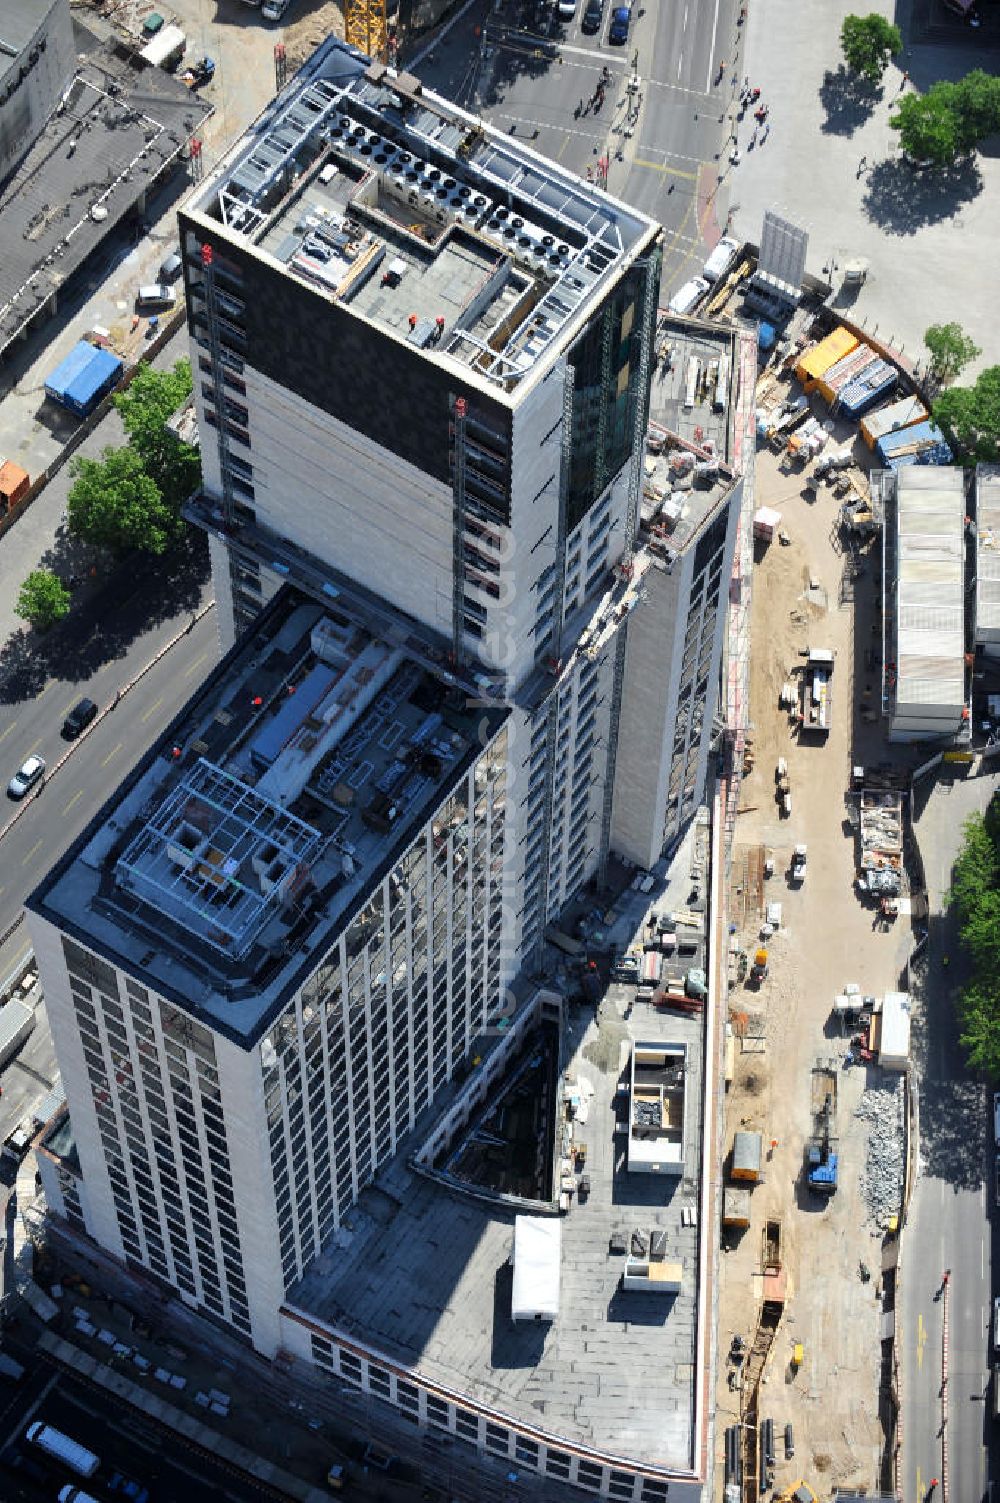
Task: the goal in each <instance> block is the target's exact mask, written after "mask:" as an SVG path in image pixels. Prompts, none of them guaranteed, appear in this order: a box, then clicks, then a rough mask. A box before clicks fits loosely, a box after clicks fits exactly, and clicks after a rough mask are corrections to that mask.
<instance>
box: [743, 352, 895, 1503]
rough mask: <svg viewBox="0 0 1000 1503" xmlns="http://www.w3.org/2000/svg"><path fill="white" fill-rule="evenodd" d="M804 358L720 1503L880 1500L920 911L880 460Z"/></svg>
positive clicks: (748, 758) (751, 1006)
mask: <svg viewBox="0 0 1000 1503" xmlns="http://www.w3.org/2000/svg"><path fill="white" fill-rule="evenodd" d="M803 343H805V342H804V341H803ZM849 349H850V345H848V350H849ZM809 351H810V347H809V346H808V345H806V349H805V355H804V357H802V358H800V359H798V360H796V359H795V358H789V359H788V360H787V361H786V362H784V364H783V365H782V366H778V367H775V368H772V369H771V370H769V371H768V372H767V373H766V374H765V375H764V376H763V378H762V380H761V382H760V383H759V385H758V393H757V422H758V453H757V468H756V491H755V499H754V504H755V506H756V507H757V508H759V510H758V511H757V512H756V514H755V525H754V544H753V546H754V581H753V584H754V588H753V604H752V616H751V632H750V634H751V639H752V642H753V658H752V663H751V671H750V710H749V715H748V717H747V718H748V721H749V725H750V728H749V730H748V731H747V735H746V742H745V746H744V750H743V770H744V777H743V782H742V787H741V792H740V800H739V805H738V809H737V811H736V815H735V834H734V842H733V860H732V874H731V886H730V895H729V902H730V920H731V929H732V931H733V932H732V933H731V937H730V955H729V983H730V993H729V997H730V1013H729V1026H730V1029H731V1033H732V1044H731V1047H730V1055H729V1058H730V1067H729V1068H728V1069H727V1080H728V1082H729V1084H728V1093H727V1101H726V1108H725V1137H724V1150H725V1152H726V1155H727V1158H726V1166H727V1167H726V1184H725V1188H724V1192H723V1193H724V1207H725V1208H724V1214H723V1232H722V1247H723V1256H722V1264H721V1278H720V1306H719V1340H718V1346H719V1354H720V1362H719V1373H718V1392H717V1406H718V1414H719V1426H718V1443H717V1456H718V1458H719V1461H720V1466H719V1473H718V1486H717V1489H716V1496H720V1497H721V1496H725V1497H727V1498H735V1497H740V1498H742V1499H743V1500H748V1503H756V1499H757V1498H758V1497H760V1496H761V1495H762V1494H763V1493H764V1492H765V1491H770V1490H773V1495H774V1496H775V1497H778V1498H789V1499H790V1498H792V1497H796V1498H802V1499H809V1498H811V1497H814V1496H819V1497H823V1498H826V1497H830V1496H831V1495H832V1494H833V1493H835V1492H836V1491H837V1490H841V1491H843V1490H848V1489H851V1490H856V1491H859V1492H862V1493H878V1492H880V1491H889V1490H890V1489H892V1488H893V1470H892V1451H893V1439H894V1390H893V1381H892V1342H891V1340H890V1341H889V1342H888V1343H887V1344H886V1346H885V1347H884V1346H883V1336H884V1334H885V1331H886V1329H888V1330H889V1331H890V1332H891V1329H892V1322H891V1319H890V1320H889V1321H886V1318H885V1317H886V1316H887V1315H889V1316H891V1313H892V1310H893V1301H894V1292H895V1263H896V1247H897V1241H896V1238H897V1235H898V1231H899V1225H900V1221H899V1217H900V1211H901V1205H902V1196H903V1179H904V1165H905V1154H906V1112H905V1094H904V1085H903V1074H902V1070H905V1061H904V1062H903V1064H902V1067H901V1065H900V1061H899V1059H898V1058H896V1057H895V1056H894V1057H893V1058H891V1059H890V1058H889V1054H888V1044H887V1045H886V1051H885V1055H884V1057H883V1055H882V1054H881V1053H880V1051H879V1046H878V1040H879V1039H881V1038H882V1037H883V1036H884V1037H885V1038H886V1039H888V1037H889V1024H888V1022H887V1023H886V1025H885V1029H884V1030H883V1029H882V1018H883V1007H885V1009H886V1018H888V1016H889V1012H890V1009H891V1010H892V1016H893V1019H894V1020H895V1018H896V1016H897V1013H898V1010H899V1008H898V1007H897V1004H896V1002H895V1001H894V1000H893V999H894V997H895V996H896V995H898V993H897V988H898V987H899V986H900V985H901V975H902V974H903V973H904V972H905V967H906V960H907V956H908V954H909V951H910V948H911V945H912V930H911V925H910V923H909V922H908V921H907V919H908V916H909V915H910V914H911V913H914V912H915V911H916V909H915V908H914V899H913V898H912V897H911V896H910V895H909V893H908V888H907V883H906V876H905V870H904V860H903V853H904V826H905V820H906V807H905V805H906V796H905V795H904V793H903V792H902V790H901V789H900V788H899V787H898V786H896V784H897V777H896V774H895V773H893V772H892V771H890V770H889V769H888V767H887V764H886V763H885V762H884V761H883V758H884V757H885V754H886V748H885V741H884V729H883V725H882V723H881V722H880V717H879V714H878V705H879V673H878V667H879V661H878V659H879V631H880V588H879V586H880V579H879V574H880V558H881V550H880V545H879V543H878V537H879V524H880V518H879V516H878V509H877V506H876V507H874V508H873V507H872V504H871V502H870V499H869V490H868V481H867V472H868V470H869V469H870V468H871V467H872V466H873V465H874V466H877V465H878V464H879V462H880V461H879V459H878V457H877V453H876V451H875V450H874V449H873V448H872V447H870V446H869V435H868V434H867V433H866V432H865V431H863V430H859V425H858V422H857V418H856V417H855V416H852V415H850V414H847V413H845V411H844V409H843V407H842V406H841V405H839V404H837V403H836V402H832V403H831V405H830V407H829V408H827V407H826V406H825V405H824V403H823V400H822V394H820V393H818V392H816V393H815V394H814V391H815V386H816V381H815V379H812V386H813V391H810V389H809V387H810V379H808V378H807V379H805V380H804V379H802V377H803V375H805V374H807V373H806V372H803V371H802V370H801V369H800V367H801V366H802V364H803V361H805V362H807V361H808V356H809ZM800 353H801V352H800ZM857 358H859V357H856V362H857ZM848 375H849V373H848ZM866 421H870V420H866ZM794 434H798V435H799V437H798V438H796V439H795V441H794V443H793V442H791V441H790V440H791V439H792V436H793V435H794ZM762 512H763V513H765V514H766V515H764V516H763V517H762ZM817 732H819V734H817ZM901 901H904V902H905V906H904V907H903V908H902V909H901V907H900V903H901ZM900 919H902V921H899V920H900ZM883 998H884V999H885V1002H884V1003H883V1000H882V999H883ZM906 1005H907V1006H908V1002H907V1003H906ZM900 1006H902V1004H900ZM905 1021H907V1026H908V1015H907V1019H906V1020H905ZM892 1027H893V1028H895V1021H894V1022H893V1024H892ZM903 1033H904V1036H905V1037H906V1038H907V1039H908V1032H907V1029H906V1028H904V1030H903ZM892 1047H893V1049H896V1048H897V1047H899V1046H897V1045H895V1044H894V1045H893V1046H892ZM902 1047H906V1045H905V1044H904V1045H903V1046H902ZM859 1211H860V1214H859ZM724 1489H725V1490H724Z"/></svg>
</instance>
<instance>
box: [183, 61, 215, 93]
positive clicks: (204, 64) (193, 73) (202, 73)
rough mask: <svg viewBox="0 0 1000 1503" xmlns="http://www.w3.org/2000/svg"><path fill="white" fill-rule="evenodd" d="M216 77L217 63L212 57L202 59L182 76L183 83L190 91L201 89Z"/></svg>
mask: <svg viewBox="0 0 1000 1503" xmlns="http://www.w3.org/2000/svg"><path fill="white" fill-rule="evenodd" d="M214 77H215V63H214V61H213V59H212V58H210V57H200V58H199V59H198V61H197V62H196V63H192V65H191V67H190V68H186V69H185V70H184V72H183V73H182V74H181V83H182V84H185V85H186V86H187V87H188V88H189V89H197V88H200V86H201V85H202V84H205V83H208V82H209V81H210V80H211V79H212V78H214Z"/></svg>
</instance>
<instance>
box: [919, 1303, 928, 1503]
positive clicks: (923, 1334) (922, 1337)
mask: <svg viewBox="0 0 1000 1503" xmlns="http://www.w3.org/2000/svg"><path fill="white" fill-rule="evenodd" d="M926 1342H927V1327H926V1326H925V1325H924V1317H923V1315H918V1316H917V1370H918V1371H919V1370H920V1369H921V1368H922V1367H923V1365H924V1346H925V1345H926ZM917 1496H918V1497H921V1496H922V1494H921V1491H920V1488H919V1487H918V1488H917Z"/></svg>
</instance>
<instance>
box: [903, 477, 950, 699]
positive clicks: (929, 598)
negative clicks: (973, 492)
mask: <svg viewBox="0 0 1000 1503" xmlns="http://www.w3.org/2000/svg"><path fill="white" fill-rule="evenodd" d="M896 507H897V513H896V514H897V523H896V528H897V531H896V539H897V545H896V704H897V705H898V706H904V705H942V706H953V707H956V708H957V709H961V707H962V705H963V703H964V700H965V482H964V478H963V473H962V470H961V469H960V468H957V467H953V466H946V465H910V466H908V467H907V468H906V469H903V470H900V471H899V472H898V474H897V477H896Z"/></svg>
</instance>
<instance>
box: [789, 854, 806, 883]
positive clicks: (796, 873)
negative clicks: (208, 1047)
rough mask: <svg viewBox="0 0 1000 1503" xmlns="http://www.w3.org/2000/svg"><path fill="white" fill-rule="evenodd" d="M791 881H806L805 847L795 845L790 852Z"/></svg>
mask: <svg viewBox="0 0 1000 1503" xmlns="http://www.w3.org/2000/svg"><path fill="white" fill-rule="evenodd" d="M790 875H791V879H792V881H793V882H798V883H802V882H804V881H805V880H806V846H805V845H797V846H796V847H795V849H794V851H793V852H792V870H791V873H790Z"/></svg>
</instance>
